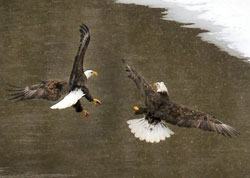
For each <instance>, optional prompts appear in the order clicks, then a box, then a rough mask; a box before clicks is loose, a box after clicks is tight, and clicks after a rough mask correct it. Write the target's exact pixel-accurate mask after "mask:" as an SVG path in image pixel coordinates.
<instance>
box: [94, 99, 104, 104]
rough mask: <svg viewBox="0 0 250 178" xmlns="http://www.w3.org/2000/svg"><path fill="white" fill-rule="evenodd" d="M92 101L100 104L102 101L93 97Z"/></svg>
mask: <svg viewBox="0 0 250 178" xmlns="http://www.w3.org/2000/svg"><path fill="white" fill-rule="evenodd" d="M94 103H95V104H102V102H101V101H100V100H98V99H94Z"/></svg>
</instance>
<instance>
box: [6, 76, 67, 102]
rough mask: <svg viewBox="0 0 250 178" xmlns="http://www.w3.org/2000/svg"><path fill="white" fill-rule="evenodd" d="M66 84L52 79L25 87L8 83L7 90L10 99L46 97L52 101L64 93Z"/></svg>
mask: <svg viewBox="0 0 250 178" xmlns="http://www.w3.org/2000/svg"><path fill="white" fill-rule="evenodd" d="M67 86H68V84H67V82H64V81H56V80H52V81H43V82H41V83H39V84H35V85H30V86H26V87H17V86H14V85H9V87H10V88H9V89H8V91H9V92H10V94H9V96H11V98H10V100H15V101H22V100H30V99H46V100H52V101H54V100H57V99H59V98H60V97H61V95H62V94H64V93H66V91H67V88H68V87H67Z"/></svg>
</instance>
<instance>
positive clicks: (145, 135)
mask: <svg viewBox="0 0 250 178" xmlns="http://www.w3.org/2000/svg"><path fill="white" fill-rule="evenodd" d="M127 123H128V125H129V128H130V129H131V132H132V133H133V134H134V135H135V137H136V138H139V139H140V140H145V141H146V142H150V143H154V142H156V143H159V142H160V141H161V140H165V139H166V138H169V137H170V135H173V134H174V132H173V131H172V130H170V129H169V128H168V127H167V126H166V124H164V123H163V122H159V123H157V124H149V123H148V121H147V120H146V119H145V118H141V119H132V120H128V121H127Z"/></svg>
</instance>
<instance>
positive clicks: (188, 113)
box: [123, 61, 238, 137]
mask: <svg viewBox="0 0 250 178" xmlns="http://www.w3.org/2000/svg"><path fill="white" fill-rule="evenodd" d="M123 62H124V61H123ZM124 63H125V62H124ZM125 65H126V71H127V72H128V74H129V75H128V77H129V78H131V79H132V80H133V81H134V82H135V84H136V86H137V88H138V89H139V90H140V92H141V94H142V96H143V98H144V101H145V105H146V107H145V108H143V107H140V108H139V110H137V111H135V114H145V116H146V119H148V122H149V123H152V124H156V123H158V122H161V121H165V122H167V123H171V124H173V125H177V126H180V127H193V128H199V129H202V130H205V131H213V132H216V133H219V134H222V135H224V136H229V137H231V136H234V135H236V136H237V135H238V132H237V131H236V130H235V129H234V128H232V127H231V126H228V125H226V124H224V123H222V122H221V121H219V120H217V119H215V118H214V117H213V116H211V115H208V114H206V113H203V112H200V111H196V110H193V109H190V108H187V107H184V106H181V105H178V104H175V103H173V102H172V101H171V100H170V98H169V96H168V93H167V92H156V89H155V88H153V87H152V86H151V85H149V84H148V83H147V82H146V80H145V79H144V78H143V77H142V76H141V75H140V74H139V73H138V72H136V71H135V70H134V69H133V68H132V67H130V66H129V65H127V64H126V63H125Z"/></svg>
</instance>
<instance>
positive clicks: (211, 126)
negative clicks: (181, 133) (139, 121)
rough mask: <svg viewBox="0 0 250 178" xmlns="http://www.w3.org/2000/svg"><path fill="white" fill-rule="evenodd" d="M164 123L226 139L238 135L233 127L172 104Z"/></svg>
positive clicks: (211, 117) (201, 113) (203, 114)
mask: <svg viewBox="0 0 250 178" xmlns="http://www.w3.org/2000/svg"><path fill="white" fill-rule="evenodd" d="M166 121H167V122H169V123H172V124H174V125H178V126H180V127H194V128H199V129H202V130H205V131H213V132H216V133H218V134H222V135H224V136H228V137H232V136H238V135H239V133H238V132H237V131H236V130H235V129H234V128H233V127H231V126H229V125H226V124H224V123H223V122H221V121H219V120H217V119H215V118H214V117H213V116H210V115H208V114H205V113H203V112H199V111H196V110H192V109H190V108H187V107H182V106H180V105H177V104H173V106H172V108H171V110H170V113H169V115H168V117H167V118H166Z"/></svg>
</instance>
